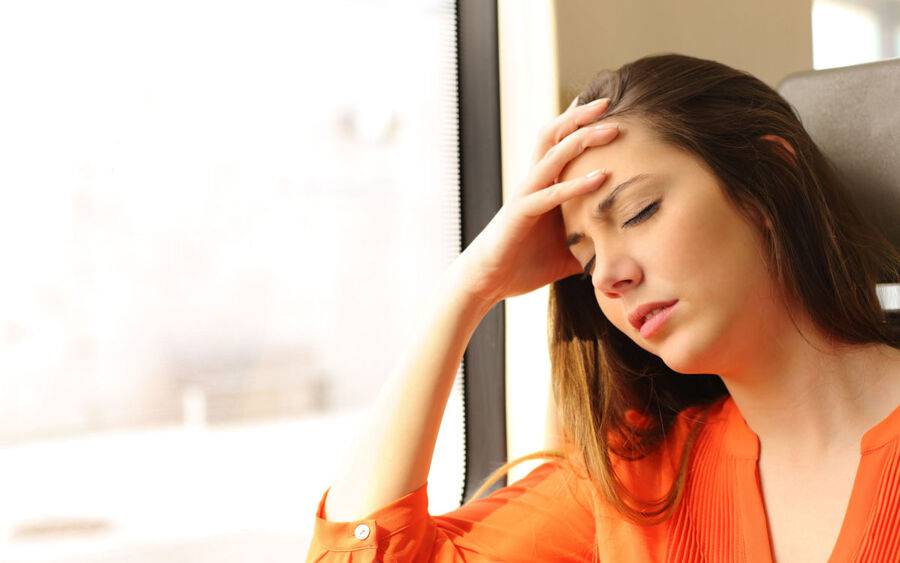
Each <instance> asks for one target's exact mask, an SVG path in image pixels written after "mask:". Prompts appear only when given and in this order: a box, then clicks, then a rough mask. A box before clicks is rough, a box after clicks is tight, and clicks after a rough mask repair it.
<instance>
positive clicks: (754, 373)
mask: <svg viewBox="0 0 900 563" xmlns="http://www.w3.org/2000/svg"><path fill="white" fill-rule="evenodd" d="M769 334H770V335H772V336H771V337H770V338H771V339H770V340H769V341H768V342H767V343H764V346H765V348H764V349H766V350H767V351H771V353H768V354H758V353H757V354H748V355H747V356H746V357H745V358H743V360H744V361H742V362H741V363H740V368H739V369H737V368H735V369H730V370H728V371H726V372H723V373H720V376H721V377H722V380H723V382H724V383H725V386H726V387H727V388H728V391H729V392H730V393H731V396H732V398H733V399H734V402H735V404H736V405H737V407H738V410H739V411H740V413H741V415H742V416H743V418H744V420H745V421H746V422H747V425H748V426H749V427H750V429H751V430H752V431H753V432H754V433H755V434H756V435H757V437H758V438H759V441H760V449H761V451H763V450H764V451H765V453H766V456H767V457H769V458H773V457H774V458H779V459H784V460H786V461H790V462H792V463H801V464H813V465H815V464H818V463H820V462H821V461H822V460H826V459H830V458H832V459H833V458H837V457H841V456H844V457H845V456H846V455H849V454H850V453H851V452H852V453H855V454H858V453H859V445H860V440H861V438H862V436H863V434H864V433H865V432H866V431H867V430H868V429H869V428H871V427H872V426H874V425H876V424H877V423H878V422H880V421H881V420H883V419H884V418H886V417H887V416H888V415H890V414H891V412H893V410H894V409H895V408H896V407H897V405H898V404H900V350H897V349H895V348H892V347H890V346H887V345H884V344H867V345H855V346H848V345H839V344H835V343H833V342H830V341H829V340H828V339H826V338H824V337H822V336H821V335H818V334H817V335H816V337H815V338H810V337H809V335H810V334H814V333H813V331H812V330H811V329H810V327H809V326H807V327H806V328H804V330H803V335H801V334H799V333H797V331H796V330H795V329H794V327H793V325H791V326H790V330H787V329H785V330H783V331H774V330H773V331H771V332H770V333H769ZM804 336H806V337H807V338H804ZM759 342H760V341H759V340H755V341H754V343H755V344H756V345H759ZM733 365H735V364H733Z"/></svg>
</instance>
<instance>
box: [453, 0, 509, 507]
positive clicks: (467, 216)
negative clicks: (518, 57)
mask: <svg viewBox="0 0 900 563" xmlns="http://www.w3.org/2000/svg"><path fill="white" fill-rule="evenodd" d="M456 9H457V11H456V14H457V27H456V30H457V47H458V49H457V69H458V73H459V75H458V84H459V159H460V163H459V167H460V209H461V221H462V225H461V228H462V247H463V248H466V247H467V246H468V245H469V244H470V243H471V242H472V241H473V240H474V239H475V237H476V236H478V234H479V233H480V232H481V231H482V230H483V229H484V227H485V226H486V225H487V224H488V223H489V222H490V220H491V219H492V218H493V216H494V215H495V214H496V213H497V211H498V210H499V209H500V207H501V206H502V204H503V183H502V171H501V156H500V72H499V70H500V61H499V48H498V31H497V2H496V0H459V1H458V2H457V5H456ZM505 316H506V315H505V304H504V302H503V301H501V302H500V303H498V304H497V305H495V306H494V307H493V308H492V309H491V310H490V312H488V314H487V315H486V316H485V318H484V319H483V320H482V321H481V324H479V326H478V328H477V329H476V330H475V332H474V333H473V335H472V338H471V340H470V341H469V345H468V347H467V348H466V352H465V354H464V356H463V374H462V377H463V388H464V395H463V409H464V411H465V413H464V416H465V448H466V458H465V459H466V461H465V464H466V467H465V477H464V479H465V483H464V486H463V499H462V502H463V503H465V502H467V501H468V500H469V499H470V498H471V497H472V495H473V494H474V493H475V491H476V490H477V489H478V487H479V486H480V485H481V483H483V482H484V479H485V478H487V477H488V475H490V474H491V472H493V471H494V470H495V469H496V468H497V467H499V466H501V465H503V464H504V463H506V458H507V450H506V381H505V374H506V362H505V357H504V355H505V337H504V329H505ZM506 484H507V479H506V476H505V475H504V476H503V477H501V478H500V479H499V480H498V481H497V482H496V483H494V485H492V486H491V487H490V489H489V490H488V492H492V491H494V490H496V489H499V488H501V487H505V486H506Z"/></svg>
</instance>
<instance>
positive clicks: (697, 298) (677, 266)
mask: <svg viewBox="0 0 900 563" xmlns="http://www.w3.org/2000/svg"><path fill="white" fill-rule="evenodd" d="M673 215H677V216H675V217H673V220H674V221H675V224H677V225H678V227H677V228H672V229H667V230H668V232H670V233H671V235H670V236H667V237H666V239H665V244H664V245H663V247H664V248H665V249H666V251H665V252H661V253H660V254H659V259H660V261H661V262H663V263H665V264H666V268H667V270H666V271H667V272H668V275H670V276H671V278H670V279H671V281H672V284H673V291H675V292H676V295H674V296H673V297H677V298H679V299H684V300H686V301H688V302H689V303H690V305H691V306H692V307H691V308H692V309H693V310H701V311H705V312H709V313H713V314H714V315H715V317H714V318H718V320H719V321H720V322H730V321H733V320H734V316H735V315H738V314H740V313H741V311H746V310H747V307H748V305H749V304H751V303H754V302H756V301H758V298H759V296H758V295H757V294H759V292H760V290H761V289H764V288H765V287H767V285H766V284H767V280H768V277H767V272H766V269H765V263H764V262H763V259H762V255H761V253H760V247H759V242H758V240H757V239H756V236H755V234H754V231H753V227H752V226H751V225H748V224H747V223H745V222H744V219H743V217H741V216H740V215H738V214H737V212H736V211H734V210H732V209H731V208H730V207H728V206H727V205H725V202H723V201H719V200H714V201H712V202H709V201H706V202H698V205H697V206H695V207H693V208H690V206H684V207H682V208H681V209H680V210H678V211H677V212H673Z"/></svg>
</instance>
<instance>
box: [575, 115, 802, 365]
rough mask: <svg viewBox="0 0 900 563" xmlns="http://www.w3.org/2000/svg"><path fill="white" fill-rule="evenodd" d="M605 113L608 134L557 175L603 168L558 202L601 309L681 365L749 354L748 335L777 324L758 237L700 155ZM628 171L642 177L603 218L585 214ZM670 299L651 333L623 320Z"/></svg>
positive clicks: (627, 331) (632, 335) (656, 351)
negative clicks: (591, 184) (600, 178)
mask: <svg viewBox="0 0 900 563" xmlns="http://www.w3.org/2000/svg"><path fill="white" fill-rule="evenodd" d="M610 121H615V122H617V123H620V124H621V125H620V126H621V132H620V133H619V136H618V138H616V140H615V141H613V142H612V143H610V144H608V145H604V146H600V147H594V148H589V149H588V150H586V151H585V152H584V153H582V154H581V155H579V156H578V157H577V158H575V159H574V160H572V161H571V162H570V163H569V164H568V165H567V166H566V168H564V169H563V171H562V174H561V175H560V177H559V181H564V180H567V179H570V178H576V177H579V176H583V175H585V174H587V173H588V172H589V171H591V170H593V169H595V168H601V167H606V168H607V173H608V177H607V179H606V180H605V181H604V183H603V184H602V185H601V186H600V188H599V189H597V190H595V191H593V192H591V193H588V194H585V195H582V196H579V197H577V198H574V199H571V200H568V201H566V202H565V203H563V204H562V205H561V206H560V211H561V213H562V218H563V223H564V225H565V233H566V236H567V238H568V237H571V235H572V234H573V233H583V235H584V236H583V238H581V239H580V240H579V241H578V242H576V243H575V244H573V245H572V246H570V247H569V249H570V251H571V252H572V254H573V255H574V256H575V258H576V259H577V260H578V262H579V263H580V264H581V265H582V266H588V267H589V269H590V274H591V276H592V283H593V286H594V293H595V295H596V297H597V303H598V304H599V305H600V309H601V310H602V311H603V313H604V315H605V316H606V317H607V318H608V319H609V320H610V321H611V322H612V323H613V324H614V325H615V326H616V327H617V328H618V329H619V330H621V331H622V332H623V333H625V334H626V335H628V336H629V337H630V338H631V339H632V340H634V341H635V342H636V343H637V344H638V345H639V346H641V347H642V348H644V349H645V350H647V351H648V352H651V353H653V354H655V355H657V356H659V357H660V358H661V359H662V360H663V361H664V362H665V363H666V364H667V365H668V366H669V367H670V368H671V369H673V370H675V371H678V372H681V373H721V372H723V371H727V369H728V366H729V365H730V362H734V361H738V358H740V357H741V356H742V355H743V354H751V353H753V350H754V335H760V334H762V333H761V332H760V331H761V330H763V329H764V328H768V329H769V331H770V332H771V330H772V328H773V327H774V326H781V325H780V324H778V325H774V323H773V321H780V320H782V317H784V315H785V314H786V313H783V312H782V310H781V309H782V308H781V307H780V306H779V304H778V303H779V301H778V300H776V299H775V298H774V297H773V295H774V294H773V291H772V282H771V280H770V277H769V275H768V272H767V270H766V266H765V262H764V261H763V255H762V252H761V249H762V240H761V239H760V238H759V237H758V235H757V234H756V232H755V230H754V228H753V227H752V226H751V225H750V224H749V223H747V222H746V221H745V219H744V218H743V216H741V215H739V213H738V212H737V210H736V209H735V208H734V207H733V206H732V204H731V203H730V202H729V201H728V200H727V199H726V196H725V194H724V193H723V192H722V190H721V189H720V188H719V186H718V183H717V179H716V177H715V176H714V175H713V173H712V171H711V170H710V169H709V168H708V167H707V166H706V164H705V163H704V162H703V161H702V160H701V159H699V158H697V157H695V156H693V155H690V154H688V153H686V152H683V151H680V150H678V149H675V148H672V147H668V146H665V145H662V144H661V143H659V142H658V141H656V140H655V139H654V137H653V136H652V134H651V132H650V130H649V129H648V128H646V127H645V126H644V125H643V124H642V123H640V122H639V121H637V120H634V119H621V118H618V117H615V118H610ZM636 175H647V179H646V180H643V181H638V182H634V183H631V185H629V186H628V187H626V188H624V189H622V190H621V191H619V192H618V195H617V197H616V199H615V203H614V204H613V206H612V207H610V208H609V211H608V214H607V215H606V216H605V218H603V219H602V220H600V221H598V220H596V219H592V218H591V215H592V214H593V212H594V210H595V208H597V206H598V204H599V203H600V202H601V201H603V200H604V199H605V198H607V196H609V195H610V193H611V192H612V191H613V190H614V188H615V187H616V186H618V185H619V184H621V183H622V182H625V181H627V180H629V179H631V178H633V177H635V176H636ZM626 222H630V223H629V224H627V225H626ZM674 299H677V300H678V302H677V303H676V304H675V306H674V307H673V308H672V310H671V311H670V314H669V316H668V318H667V319H666V321H665V322H664V323H663V325H662V326H661V327H660V328H659V330H657V331H656V332H655V333H654V334H651V335H650V336H648V337H646V338H645V337H644V336H642V335H641V333H640V331H639V330H638V329H636V328H635V327H633V326H632V325H631V324H630V323H629V321H628V315H629V314H630V313H631V312H632V311H633V310H634V309H635V308H636V307H638V306H639V305H642V304H644V303H650V302H655V301H669V300H674ZM756 342H757V343H759V340H757V341H756ZM756 349H757V350H758V348H756Z"/></svg>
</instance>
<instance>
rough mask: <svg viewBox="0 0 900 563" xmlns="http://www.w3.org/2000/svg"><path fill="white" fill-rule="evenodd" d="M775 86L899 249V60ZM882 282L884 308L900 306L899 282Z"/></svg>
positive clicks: (808, 74) (798, 76)
mask: <svg viewBox="0 0 900 563" xmlns="http://www.w3.org/2000/svg"><path fill="white" fill-rule="evenodd" d="M777 89H778V92H779V93H780V94H781V95H782V96H783V97H784V98H785V99H786V100H787V101H788V103H790V104H791V105H792V106H793V107H794V109H795V110H796V112H797V114H798V115H799V116H800V121H801V122H802V123H803V126H804V128H805V129H806V131H807V132H808V133H809V135H810V137H812V139H813V141H814V142H815V143H816V145H818V146H819V148H820V149H821V150H822V152H823V153H824V154H825V156H827V157H828V158H829V159H830V160H831V161H832V162H833V163H834V165H835V166H836V167H837V169H838V172H839V173H840V174H841V175H842V176H843V177H844V179H845V180H846V184H847V186H848V188H849V189H850V192H851V193H850V197H851V198H852V199H853V200H854V202H855V203H856V205H857V206H858V207H859V208H860V210H862V212H863V214H864V215H866V216H867V217H869V218H870V221H871V222H872V223H874V224H875V225H876V226H877V227H878V228H879V229H881V231H882V232H883V233H885V234H886V235H887V237H888V239H889V240H890V241H891V242H892V243H893V244H894V246H896V247H897V248H900V59H892V60H887V61H879V62H875V63H866V64H861V65H854V66H848V67H841V68H831V69H822V70H812V71H804V72H797V73H794V74H791V75H789V76H788V77H787V78H785V79H784V80H782V81H781V82H780V83H779V84H778V88H777ZM883 281H884V282H885V283H884V284H879V287H878V293H879V297H880V298H881V301H882V306H884V308H885V309H887V310H900V283H897V282H900V280H883Z"/></svg>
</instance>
